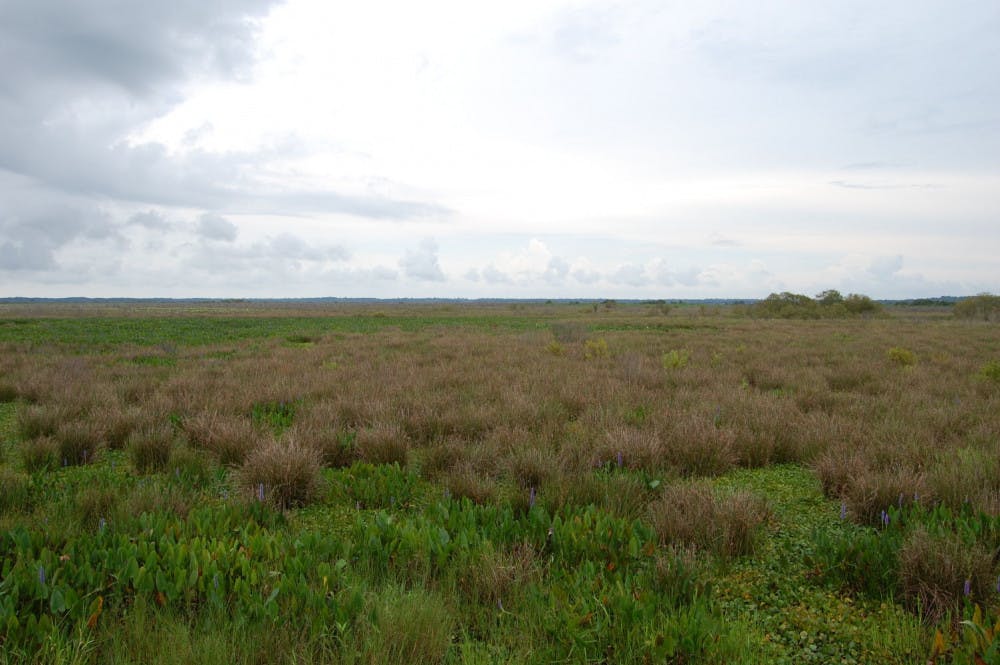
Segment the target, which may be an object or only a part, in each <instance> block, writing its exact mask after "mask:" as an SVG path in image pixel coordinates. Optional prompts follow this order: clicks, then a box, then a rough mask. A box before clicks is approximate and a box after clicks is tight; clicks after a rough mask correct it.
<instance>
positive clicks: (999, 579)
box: [997, 577, 1000, 593]
mask: <svg viewBox="0 0 1000 665" xmlns="http://www.w3.org/2000/svg"><path fill="white" fill-rule="evenodd" d="M997 593H1000V577H998V578H997Z"/></svg>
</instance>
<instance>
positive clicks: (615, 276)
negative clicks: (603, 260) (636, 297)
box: [610, 263, 651, 286]
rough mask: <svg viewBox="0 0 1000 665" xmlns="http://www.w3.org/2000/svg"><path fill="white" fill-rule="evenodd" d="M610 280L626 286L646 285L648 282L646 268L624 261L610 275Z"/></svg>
mask: <svg viewBox="0 0 1000 665" xmlns="http://www.w3.org/2000/svg"><path fill="white" fill-rule="evenodd" d="M610 280H611V281H612V282H615V283H616V284H626V285H628V286H646V285H648V284H649V283H650V281H651V280H650V278H649V275H647V274H646V269H645V268H644V267H643V266H641V265H638V264H635V263H626V264H625V265H623V266H620V267H619V268H618V270H616V271H615V272H614V273H612V274H611V275H610Z"/></svg>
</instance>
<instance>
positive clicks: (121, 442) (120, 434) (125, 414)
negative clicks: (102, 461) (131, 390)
mask: <svg viewBox="0 0 1000 665" xmlns="http://www.w3.org/2000/svg"><path fill="white" fill-rule="evenodd" d="M101 418H102V421H103V423H104V430H105V435H104V440H105V443H107V446H108V448H110V449H111V450H120V449H122V448H124V447H125V444H127V443H128V441H129V437H130V436H131V435H132V433H133V432H136V431H140V430H143V429H145V428H148V427H149V426H150V424H151V423H150V418H149V415H148V414H147V413H146V410H145V409H144V408H142V407H139V406H125V405H121V404H118V405H115V406H114V407H112V408H110V409H107V410H106V411H104V413H103V415H102V417H101Z"/></svg>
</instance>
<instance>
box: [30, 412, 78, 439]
mask: <svg viewBox="0 0 1000 665" xmlns="http://www.w3.org/2000/svg"><path fill="white" fill-rule="evenodd" d="M78 416H79V413H78V412H77V411H76V410H75V409H73V408H71V407H69V406H68V405H63V404H28V405H26V406H23V407H21V408H19V409H18V410H17V431H18V433H19V434H20V435H21V437H22V438H25V439H33V438H35V437H39V436H52V435H53V434H55V433H56V430H58V429H59V426H60V425H62V424H63V423H65V422H68V421H70V420H73V419H74V418H76V417H78Z"/></svg>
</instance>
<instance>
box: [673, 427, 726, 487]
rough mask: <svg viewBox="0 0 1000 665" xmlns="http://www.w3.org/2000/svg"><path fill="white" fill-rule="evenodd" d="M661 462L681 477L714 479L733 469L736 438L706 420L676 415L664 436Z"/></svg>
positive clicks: (724, 428) (723, 428)
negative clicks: (662, 460) (664, 460)
mask: <svg viewBox="0 0 1000 665" xmlns="http://www.w3.org/2000/svg"><path fill="white" fill-rule="evenodd" d="M666 437H667V443H666V446H665V447H666V450H665V459H666V461H668V462H669V464H670V466H671V467H672V468H673V469H675V470H676V471H677V473H679V474H681V475H684V476H717V475H720V474H723V473H725V472H726V471H729V470H730V469H732V468H733V466H735V465H736V462H737V460H738V453H737V451H736V449H735V444H736V434H735V432H734V431H733V430H731V429H730V428H728V427H717V426H716V425H715V424H714V422H713V420H712V419H711V418H710V417H707V416H703V415H700V414H696V413H688V414H684V415H679V416H678V418H677V419H676V420H675V421H674V422H673V423H671V427H670V430H669V432H668V433H667V434H666Z"/></svg>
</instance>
